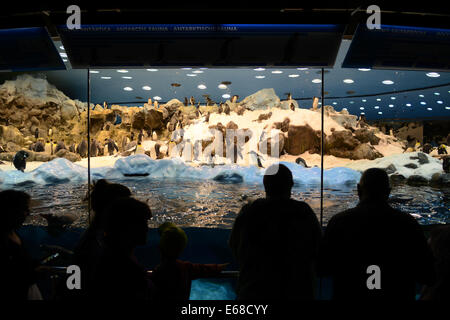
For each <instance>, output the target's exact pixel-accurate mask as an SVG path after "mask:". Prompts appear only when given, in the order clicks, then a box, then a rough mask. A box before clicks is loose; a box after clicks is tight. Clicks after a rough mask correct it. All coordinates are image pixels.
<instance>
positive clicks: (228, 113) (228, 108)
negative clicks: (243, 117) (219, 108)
mask: <svg viewBox="0 0 450 320" xmlns="http://www.w3.org/2000/svg"><path fill="white" fill-rule="evenodd" d="M223 111H224V112H225V114H226V115H227V116H229V115H230V111H231V109H230V106H229V105H228V103H226V104H225V108H224V110H223Z"/></svg>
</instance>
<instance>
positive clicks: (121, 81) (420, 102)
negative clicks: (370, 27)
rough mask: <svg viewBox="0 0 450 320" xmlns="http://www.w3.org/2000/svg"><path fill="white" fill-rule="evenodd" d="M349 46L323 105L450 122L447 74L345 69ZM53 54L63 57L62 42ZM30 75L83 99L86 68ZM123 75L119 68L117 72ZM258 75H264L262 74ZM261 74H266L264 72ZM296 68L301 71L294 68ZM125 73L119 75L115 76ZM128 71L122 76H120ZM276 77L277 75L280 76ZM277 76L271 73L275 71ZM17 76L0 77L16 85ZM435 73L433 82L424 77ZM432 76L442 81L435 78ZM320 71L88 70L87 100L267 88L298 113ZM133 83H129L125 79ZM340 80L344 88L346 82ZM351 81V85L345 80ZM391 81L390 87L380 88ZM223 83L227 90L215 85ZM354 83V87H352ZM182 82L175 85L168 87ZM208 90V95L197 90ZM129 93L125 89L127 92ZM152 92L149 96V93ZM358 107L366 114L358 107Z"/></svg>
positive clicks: (332, 73)
mask: <svg viewBox="0 0 450 320" xmlns="http://www.w3.org/2000/svg"><path fill="white" fill-rule="evenodd" d="M350 43H351V41H349V40H342V42H341V45H340V48H339V51H338V55H337V58H336V62H335V66H334V67H333V68H328V69H325V74H324V91H325V93H326V94H325V104H326V105H332V106H333V107H334V108H335V109H336V110H339V111H340V110H342V109H343V108H346V109H347V110H348V111H349V112H350V113H351V114H356V115H359V114H361V113H363V114H365V115H366V117H367V118H368V119H397V118H399V119H418V118H442V117H450V72H440V71H439V72H435V73H433V72H430V71H429V70H427V71H402V70H369V71H361V70H360V69H350V68H342V67H341V65H342V62H343V60H344V58H345V56H346V53H347V51H348V49H349V47H350ZM55 46H56V49H58V51H59V52H60V54H61V55H62V59H64V60H67V59H65V56H64V53H65V50H63V48H64V47H63V46H62V43H60V42H55ZM65 63H66V67H67V68H69V70H64V71H47V72H39V73H34V74H35V75H36V76H39V77H45V78H47V80H48V81H49V82H50V83H52V84H54V85H55V86H56V87H57V88H58V89H60V90H61V91H63V92H64V93H65V94H66V95H68V96H69V97H70V98H72V99H79V100H81V101H87V69H70V62H69V61H65ZM122 69H123V70H122ZM260 69H261V70H260ZM262 69H264V70H262ZM299 69H301V70H299ZM118 70H119V71H123V72H118ZM125 71H127V72H125ZM280 71H281V73H277V72H280ZM274 72H275V73H274ZM17 74H19V73H1V74H0V79H3V80H5V79H13V78H14V77H15V76H16V75H17ZM427 74H428V75H432V76H434V77H430V76H427ZM436 75H439V76H438V77H436ZM321 77H322V75H321V69H313V68H302V67H301V66H299V68H274V67H264V68H258V67H254V68H248V67H247V68H198V67H192V68H189V67H188V66H186V67H183V68H182V67H177V68H160V67H158V68H145V69H129V68H117V69H91V70H90V78H91V101H92V102H94V103H99V104H102V103H103V101H107V102H108V103H115V104H124V105H130V106H131V105H137V106H139V105H142V104H143V103H144V102H146V101H147V99H148V98H152V99H153V100H154V99H155V97H159V98H161V100H160V102H161V103H163V102H166V101H168V100H170V99H173V98H177V99H179V100H181V101H183V100H184V97H190V96H194V98H195V99H196V100H197V101H202V102H204V101H205V98H204V96H203V95H205V94H208V95H209V96H210V98H211V99H213V100H214V101H216V102H221V101H223V102H225V101H226V100H227V96H224V95H226V94H228V95H230V96H232V95H238V96H239V97H240V98H239V100H241V99H243V98H244V97H246V96H248V95H250V94H252V93H254V92H256V91H258V90H260V89H264V88H274V90H275V92H276V94H277V95H278V96H279V97H280V98H281V99H285V98H286V93H288V92H289V93H291V94H292V96H293V98H294V99H296V100H297V101H298V103H299V106H300V107H302V108H310V107H311V103H312V97H314V96H319V97H320V96H321V87H322V85H321V83H320V81H319V80H321ZM130 78H131V79H130ZM344 80H345V82H344ZM350 80H352V81H353V82H352V81H350ZM385 80H391V81H392V82H393V84H384V83H383V81H385ZM224 81H228V82H231V84H228V85H226V87H223V86H221V88H219V85H220V84H221V83H222V82H224ZM350 82H351V83H350ZM172 84H179V85H180V86H177V87H175V86H173V85H172ZM201 85H203V86H205V87H206V88H205V89H201V88H203V87H200V88H199V86H201ZM129 88H131V89H132V90H131V91H127V90H130V89H129ZM149 89H150V90H149ZM361 108H363V109H361Z"/></svg>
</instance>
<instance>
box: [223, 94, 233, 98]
mask: <svg viewBox="0 0 450 320" xmlns="http://www.w3.org/2000/svg"><path fill="white" fill-rule="evenodd" d="M230 97H231V96H230V95H229V94H228V93H225V94H223V95H222V98H224V99H229V98H230Z"/></svg>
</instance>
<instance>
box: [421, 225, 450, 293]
mask: <svg viewBox="0 0 450 320" xmlns="http://www.w3.org/2000/svg"><path fill="white" fill-rule="evenodd" d="M428 242H429V244H430V247H431V250H432V252H433V256H434V258H435V263H434V266H435V272H436V282H435V283H434V285H432V286H426V287H425V288H424V290H423V294H422V300H434V301H447V302H450V226H449V225H446V226H442V227H437V228H436V229H435V230H433V231H432V232H431V236H430V239H429V241H428Z"/></svg>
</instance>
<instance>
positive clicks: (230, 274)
mask: <svg viewBox="0 0 450 320" xmlns="http://www.w3.org/2000/svg"><path fill="white" fill-rule="evenodd" d="M66 270H67V267H62V266H39V267H38V268H37V271H38V272H42V273H45V272H47V273H51V274H52V275H58V274H66ZM152 273H153V270H147V274H152ZM238 276H239V271H236V270H231V271H221V272H220V273H219V274H217V275H215V276H212V277H209V278H218V279H233V278H237V277H238Z"/></svg>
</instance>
